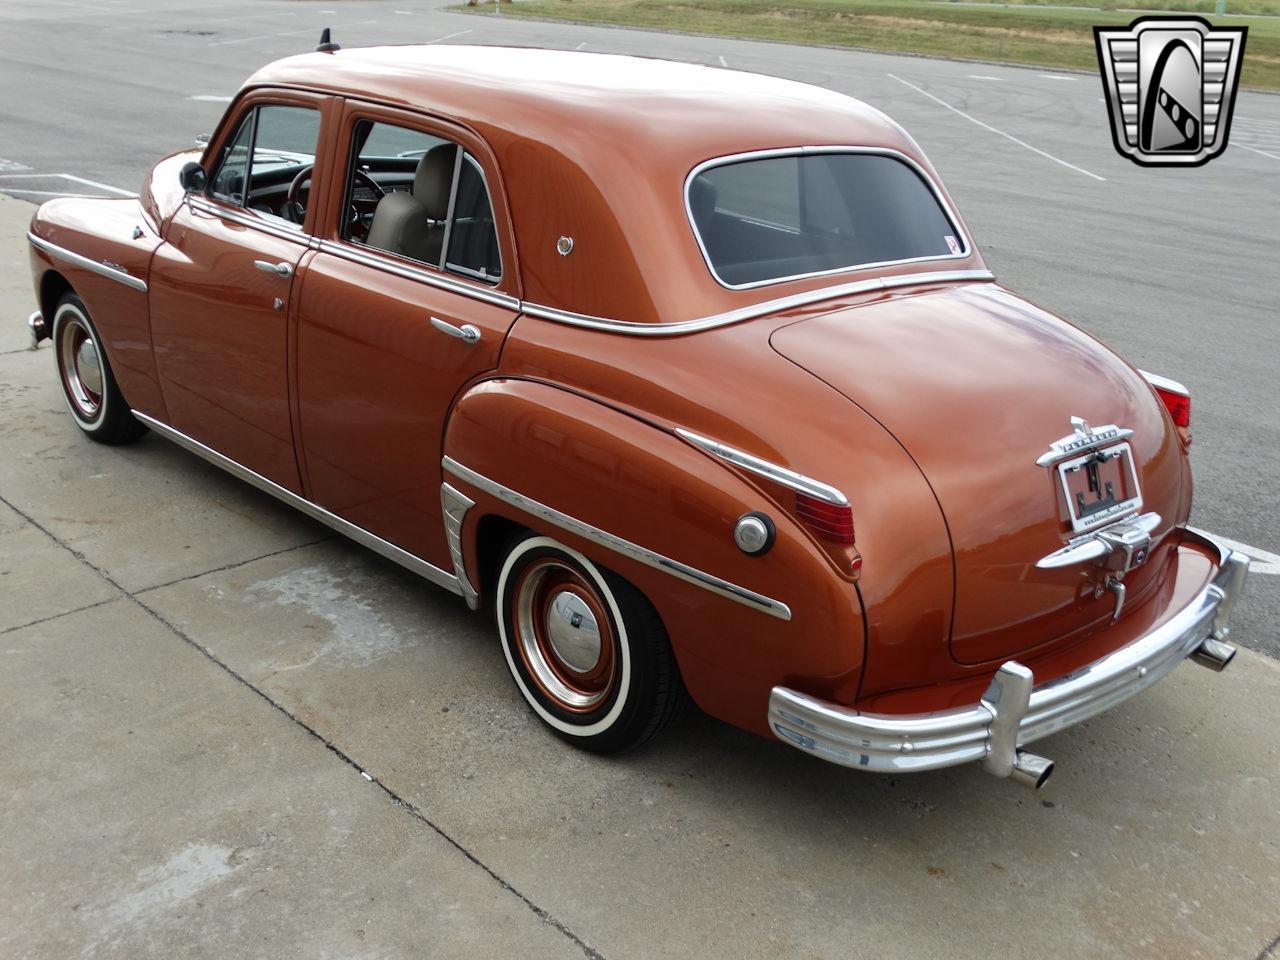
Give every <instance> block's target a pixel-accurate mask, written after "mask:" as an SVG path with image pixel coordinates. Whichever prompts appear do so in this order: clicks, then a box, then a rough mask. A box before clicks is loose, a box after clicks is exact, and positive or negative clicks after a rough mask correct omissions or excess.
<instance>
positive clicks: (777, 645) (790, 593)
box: [444, 380, 865, 733]
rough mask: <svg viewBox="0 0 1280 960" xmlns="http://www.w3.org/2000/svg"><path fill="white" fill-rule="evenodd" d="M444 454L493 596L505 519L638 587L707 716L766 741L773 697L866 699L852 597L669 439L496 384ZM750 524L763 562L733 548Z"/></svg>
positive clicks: (858, 618) (564, 396) (755, 499)
mask: <svg viewBox="0 0 1280 960" xmlns="http://www.w3.org/2000/svg"><path fill="white" fill-rule="evenodd" d="M444 453H445V457H446V460H445V480H446V482H447V483H448V484H449V485H450V486H452V487H454V488H456V489H457V490H459V491H460V492H462V493H463V494H465V495H466V497H468V498H469V499H471V500H473V501H474V502H475V507H473V508H471V509H469V510H467V512H466V515H465V518H464V520H463V523H462V527H461V544H462V555H463V564H464V569H465V573H466V577H467V580H468V581H469V582H470V583H471V584H473V585H474V586H475V589H476V590H477V591H478V592H479V594H480V595H481V597H482V598H483V597H484V596H485V594H486V592H488V591H491V590H492V586H493V585H492V583H490V582H488V579H486V573H485V570H486V563H485V561H486V558H484V557H482V556H481V555H480V538H479V537H478V536H477V531H478V529H479V528H480V526H481V522H482V521H483V520H484V519H485V518H486V517H493V516H497V517H503V518H506V519H507V520H509V521H512V522H515V523H518V524H520V525H521V526H525V527H528V528H530V529H533V530H536V531H538V532H539V533H544V534H546V535H548V536H553V537H555V538H556V539H558V540H560V541H562V542H564V543H566V544H568V545H569V546H571V547H573V548H574V549H576V550H579V551H581V552H582V553H583V554H585V555H586V556H587V557H589V558H591V559H592V560H593V561H594V562H596V563H599V564H600V565H601V566H603V567H606V568H608V569H611V570H613V571H614V572H616V573H617V574H618V575H620V576H622V577H624V578H626V579H627V580H629V581H630V582H631V583H633V584H635V586H636V587H638V588H639V589H640V590H641V591H642V592H643V593H644V594H645V595H646V596H647V597H648V598H649V600H650V601H651V602H652V603H653V605H654V607H655V608H656V609H657V611H658V613H659V615H660V616H661V617H662V620H663V623H664V625H665V626H666V629H667V632H668V633H669V634H670V636H671V641H672V645H673V647H674V649H675V652H676V657H677V660H678V661H679V664H680V669H681V673H682V675H683V676H684V680H685V683H686V685H687V686H688V688H689V691H690V693H691V694H692V696H693V698H694V700H695V701H696V702H697V703H698V704H699V706H700V707H702V709H704V710H705V711H707V712H708V713H711V714H712V715H714V716H717V717H720V718H721V719H724V720H727V721H729V722H732V723H734V724H737V725H740V726H743V727H746V728H748V729H752V730H755V731H757V732H760V733H766V732H767V707H768V699H769V691H770V689H771V688H772V687H773V686H774V685H775V684H778V683H794V684H801V685H803V686H802V688H803V689H806V690H813V689H817V690H822V691H824V694H825V695H826V696H829V697H831V698H833V699H835V700H837V701H845V702H851V701H852V699H853V698H854V696H855V695H856V690H857V683H858V679H859V677H860V675H861V670H862V664H863V658H864V655H865V631H864V626H863V618H862V612H861V605H860V602H859V598H858V594H857V590H856V588H855V587H854V585H853V584H850V583H848V582H846V581H844V580H841V579H840V578H839V577H837V576H836V575H835V574H834V572H833V571H832V569H831V566H830V564H829V562H828V561H827V559H826V557H825V556H824V555H823V554H822V553H821V551H820V550H818V549H817V548H816V547H815V546H814V545H813V543H812V541H811V540H810V539H809V538H808V537H807V536H806V535H804V534H803V533H802V532H801V531H799V530H798V529H796V528H795V526H794V525H793V524H792V522H791V521H790V520H789V519H788V518H787V517H786V516H785V515H783V514H781V513H780V512H779V511H778V510H777V509H776V508H774V507H773V505H772V504H770V503H769V502H768V501H767V500H766V499H765V498H764V497H762V496H761V495H760V494H759V493H758V492H757V491H756V490H755V489H754V488H753V487H751V486H750V485H749V484H747V483H746V482H745V481H743V480H742V479H741V478H739V477H738V476H737V475H735V474H734V473H732V472H730V471H729V470H728V469H726V468H725V467H723V466H722V465H721V464H720V463H719V462H718V461H715V460H712V459H711V458H709V457H708V456H706V455H705V454H703V453H702V452H701V451H699V450H697V449H695V448H693V447H691V446H690V445H689V444H686V443H685V442H683V441H682V440H680V439H678V438H677V437H675V436H673V435H672V434H671V433H668V432H666V431H664V430H660V429H658V428H656V427H654V426H652V425H651V424H648V423H646V422H644V421H642V420H639V419H636V418H635V417H632V416H629V415H627V414H625V413H622V412H620V411H618V410H616V409H614V408H612V407H609V406H606V405H604V404H601V403H598V402H596V401H593V400H590V399H587V398H585V397H583V396H581V395H578V394H575V393H571V392H569V391H566V390H563V389H560V388H558V387H554V386H550V385H548V384H545V383H538V382H534V381H529V380H491V381H487V382H484V383H482V384H479V385H477V386H476V387H474V388H472V389H471V390H470V391H468V392H467V393H466V394H465V395H464V396H463V397H462V398H461V399H460V400H459V401H458V403H457V404H456V406H455V408H454V411H453V414H452V416H451V418H450V420H449V424H448V427H447V429H446V433H445V444H444ZM751 510H763V511H764V512H766V513H768V514H770V515H771V516H772V517H773V519H774V522H775V524H776V525H777V539H776V541H775V543H774V545H773V547H772V549H771V550H770V551H768V552H767V553H766V554H764V555H762V556H750V555H747V554H745V553H743V552H742V551H741V550H739V549H738V547H737V546H736V545H735V544H734V541H733V528H734V524H735V523H736V521H737V520H738V518H739V517H740V516H742V514H744V513H747V512H748V511H751ZM634 548H639V550H636V549H634ZM487 559H488V560H490V561H492V560H493V559H494V558H487ZM673 569H674V570H676V571H678V572H677V573H673ZM690 571H692V575H690V574H689V572H690ZM734 591H745V592H747V593H748V594H750V595H755V596H758V597H759V598H767V600H768V601H772V602H773V603H774V604H775V605H773V606H770V605H768V604H767V603H761V602H759V600H753V599H746V598H743V597H742V596H739V597H738V598H737V599H734V598H731V597H730V596H727V595H726V593H732V592H734Z"/></svg>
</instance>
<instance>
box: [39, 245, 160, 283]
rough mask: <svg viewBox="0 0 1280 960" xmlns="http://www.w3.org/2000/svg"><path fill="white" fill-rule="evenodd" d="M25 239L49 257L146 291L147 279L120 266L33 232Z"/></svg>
mask: <svg viewBox="0 0 1280 960" xmlns="http://www.w3.org/2000/svg"><path fill="white" fill-rule="evenodd" d="M27 240H28V241H29V242H30V243H31V245H32V246H33V247H35V248H36V249H37V250H43V251H44V252H45V253H47V254H49V255H50V256H51V257H57V258H58V259H59V260H65V261H66V262H67V263H69V264H71V265H72V266H76V267H83V268H84V269H85V270H88V271H90V272H91V273H96V274H97V275H98V276H100V277H106V278H107V279H109V280H115V281H116V282H117V283H123V284H124V285H125V286H126V287H132V288H133V289H134V290H137V291H138V292H139V293H146V292H147V281H145V280H141V279H139V278H138V277H135V276H134V275H133V274H131V273H129V272H128V271H126V270H123V269H121V268H120V267H109V266H107V265H106V264H105V263H99V262H98V261H97V260H90V259H89V258H88V257H82V256H81V255H80V254H78V253H72V252H71V251H70V250H68V249H67V248H66V247H60V246H58V245H57V244H56V243H50V242H49V241H48V240H45V239H44V238H42V237H37V236H36V235H35V234H34V233H30V232H28V233H27Z"/></svg>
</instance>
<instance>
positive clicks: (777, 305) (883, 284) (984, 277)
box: [520, 270, 995, 337]
mask: <svg viewBox="0 0 1280 960" xmlns="http://www.w3.org/2000/svg"><path fill="white" fill-rule="evenodd" d="M991 280H995V274H993V273H992V272H991V271H990V270H944V271H938V272H934V273H907V274H901V275H898V276H892V277H872V278H870V279H867V280H853V281H850V282H849V283H841V284H837V285H835V286H830V287H819V288H818V289H816V290H806V291H805V292H803V293H795V294H792V295H791V296H787V297H778V298H776V299H774V300H765V301H763V302H762V303H754V304H751V305H750V306H746V307H739V308H738V309H736V310H728V311H726V312H724V313H715V314H711V315H710V316H706V317H700V318H698V319H696V320H681V321H677V322H674V323H638V322H636V321H633V320H610V319H608V318H607V317H594V316H591V315H590V314H585V313H573V312H572V311H569V310H561V309H559V308H557V307H544V306H542V305H540V304H536V303H529V302H527V301H526V302H524V303H522V304H521V306H520V309H521V310H523V312H525V313H527V314H528V315H529V316H531V317H540V318H541V319H543V320H552V321H555V322H556V323H563V324H567V325H569V326H573V327H585V328H587V329H589V330H602V331H605V332H607V333H624V334H627V335H629V336H633V337H670V336H679V335H681V334H686V333H697V332H698V331H700V330H711V329H714V328H716V327H724V326H728V325H729V324H731V323H741V322H742V321H744V320H753V319H755V318H756V317H763V316H765V315H766V314H770V313H778V312H781V311H783V310H793V309H795V308H796V307H803V306H807V305H808V304H811V303H818V302H820V301H822V300H831V299H834V298H835V297H847V296H852V295H854V294H858V293H869V292H872V291H875V290H892V289H895V288H897V287H910V286H915V285H917V284H928V283H976V282H984V281H991Z"/></svg>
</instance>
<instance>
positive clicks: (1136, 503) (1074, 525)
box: [1036, 417, 1142, 534]
mask: <svg viewBox="0 0 1280 960" xmlns="http://www.w3.org/2000/svg"><path fill="white" fill-rule="evenodd" d="M1132 436H1133V431H1132V430H1128V429H1126V428H1124V427H1118V426H1116V425H1115V424H1113V423H1112V424H1108V425H1107V426H1105V427H1091V426H1089V422H1088V421H1087V420H1084V419H1083V418H1081V417H1072V418H1071V433H1069V434H1067V435H1066V436H1065V437H1062V438H1060V439H1058V440H1055V441H1053V443H1051V444H1049V451H1048V452H1047V453H1045V454H1043V455H1042V456H1041V457H1040V459H1039V460H1037V461H1036V463H1037V464H1038V465H1040V466H1042V467H1048V466H1052V467H1053V469H1054V471H1055V472H1056V473H1057V475H1058V482H1059V485H1060V487H1061V489H1062V495H1063V497H1065V499H1066V505H1067V513H1068V515H1069V516H1070V518H1071V529H1072V530H1073V531H1074V532H1075V533H1078V534H1079V533H1085V532H1087V531H1090V530H1096V529H1097V528H1098V527H1101V526H1105V525H1106V524H1108V523H1113V522H1114V521H1116V520H1120V519H1122V518H1124V517H1128V516H1132V515H1133V514H1135V513H1137V512H1138V511H1139V510H1140V509H1141V508H1142V493H1141V491H1140V490H1139V488H1138V471H1137V469H1136V468H1135V467H1134V463H1133V448H1132V447H1130V446H1129V444H1128V438H1129V437H1132Z"/></svg>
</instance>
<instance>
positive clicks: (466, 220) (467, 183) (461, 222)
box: [445, 153, 502, 282]
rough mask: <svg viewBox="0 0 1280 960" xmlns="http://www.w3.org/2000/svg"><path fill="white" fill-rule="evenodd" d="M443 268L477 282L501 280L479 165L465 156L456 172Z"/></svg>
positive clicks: (470, 157) (496, 248) (494, 230)
mask: <svg viewBox="0 0 1280 960" xmlns="http://www.w3.org/2000/svg"><path fill="white" fill-rule="evenodd" d="M445 267H446V268H447V269H449V270H453V271H455V272H456V273H461V274H465V275H466V276H469V277H475V278H476V279H477V280H486V281H492V282H497V281H498V280H500V279H501V278H502V258H501V257H500V256H499V255H498V232H497V229H496V228H495V226H494V223H493V207H492V206H490V204H489V190H488V188H487V187H486V186H485V182H484V174H483V173H481V172H480V165H479V164H478V163H476V161H475V159H474V158H473V157H472V156H471V154H469V153H468V154H466V156H465V157H464V158H463V164H462V169H461V170H459V171H458V187H457V196H456V199H455V200H454V204H453V223H452V225H451V227H450V230H449V249H448V251H447V255H446V257H445Z"/></svg>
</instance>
